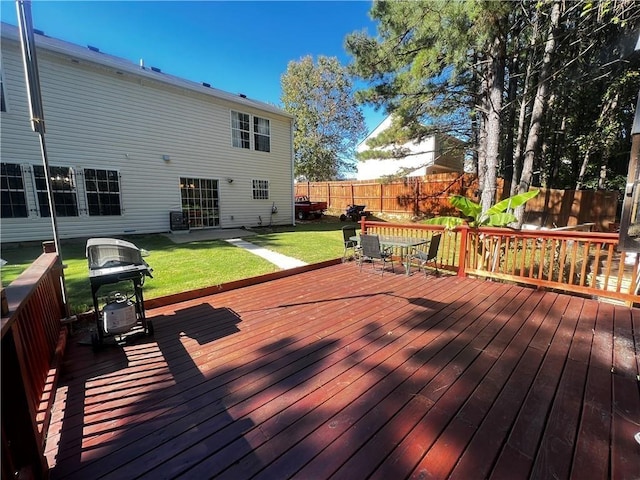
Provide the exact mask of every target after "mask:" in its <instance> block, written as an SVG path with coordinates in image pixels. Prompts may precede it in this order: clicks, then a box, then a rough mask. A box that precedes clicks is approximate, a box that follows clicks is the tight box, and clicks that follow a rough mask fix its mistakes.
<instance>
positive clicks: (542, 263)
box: [361, 219, 640, 304]
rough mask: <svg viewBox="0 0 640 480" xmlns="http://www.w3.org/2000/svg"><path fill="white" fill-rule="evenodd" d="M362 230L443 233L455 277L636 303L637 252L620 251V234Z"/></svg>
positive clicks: (443, 256)
mask: <svg viewBox="0 0 640 480" xmlns="http://www.w3.org/2000/svg"><path fill="white" fill-rule="evenodd" d="M361 227H362V229H363V231H365V232H369V233H377V234H380V235H394V236H408V237H415V236H420V237H426V238H430V237H431V236H432V235H433V234H434V233H435V232H438V231H440V232H444V234H443V237H442V241H441V244H440V249H439V251H438V257H437V261H438V263H439V266H441V267H442V268H443V269H446V270H450V271H455V272H457V273H458V275H461V276H465V275H474V276H480V277H487V278H494V279H499V280H504V281H513V282H518V283H523V284H528V285H535V286H538V287H543V288H549V289H555V290H561V291H565V292H570V293H578V294H583V295H590V296H596V297H602V298H609V299H614V300H619V301H623V302H626V303H629V304H631V303H636V302H638V301H640V297H639V296H638V286H639V284H640V255H639V254H636V253H632V252H624V251H622V252H621V251H618V234H616V233H597V232H584V231H553V230H512V229H507V228H489V227H481V228H469V227H466V226H464V227H458V228H456V229H455V230H452V231H448V230H445V229H444V228H443V227H441V226H435V225H414V224H389V223H383V222H370V221H366V220H365V219H363V220H362V221H361Z"/></svg>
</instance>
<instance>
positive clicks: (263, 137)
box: [231, 111, 271, 152]
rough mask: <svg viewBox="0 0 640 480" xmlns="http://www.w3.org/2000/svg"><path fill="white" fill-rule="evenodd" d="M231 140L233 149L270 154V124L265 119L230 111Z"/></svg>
mask: <svg viewBox="0 0 640 480" xmlns="http://www.w3.org/2000/svg"><path fill="white" fill-rule="evenodd" d="M252 118H253V120H252ZM231 139H232V144H233V146H234V147H237V148H247V149H251V148H253V149H254V150H257V151H259V152H270V151H271V122H270V121H269V120H268V119H266V118H261V117H252V116H251V115H249V114H248V113H241V112H235V111H232V112H231Z"/></svg>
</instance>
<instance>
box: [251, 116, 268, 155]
mask: <svg viewBox="0 0 640 480" xmlns="http://www.w3.org/2000/svg"><path fill="white" fill-rule="evenodd" d="M253 138H254V146H255V147H254V148H255V149H256V150H259V151H261V152H269V151H271V129H270V124H269V120H267V119H266V118H260V117H253Z"/></svg>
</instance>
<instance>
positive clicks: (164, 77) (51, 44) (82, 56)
mask: <svg viewBox="0 0 640 480" xmlns="http://www.w3.org/2000/svg"><path fill="white" fill-rule="evenodd" d="M0 27H1V28H0V33H1V36H2V38H3V39H5V38H6V39H10V40H15V41H17V42H19V40H20V37H19V31H18V27H16V26H15V25H11V24H8V23H4V22H1V23H0ZM34 36H35V42H36V46H37V47H38V48H41V49H45V50H48V51H50V52H54V53H57V54H60V55H68V56H70V57H73V58H74V59H75V60H80V61H87V62H91V63H94V64H98V65H101V66H103V67H107V68H112V69H114V70H116V71H119V72H122V73H125V72H126V73H130V74H132V75H137V76H140V77H143V78H148V79H151V80H154V81H157V82H160V83H164V84H167V85H172V86H175V87H180V88H185V89H187V90H192V91H195V92H198V93H202V94H205V95H210V96H212V97H216V98H219V99H221V100H227V101H230V102H235V103H238V104H242V105H246V106H248V107H253V108H258V109H260V110H264V111H267V112H271V113H275V114H278V115H283V116H285V117H289V118H293V115H291V114H290V113H288V112H285V111H284V110H282V109H280V108H277V107H275V106H273V105H271V104H269V103H266V102H260V101H257V100H252V99H250V98H247V97H245V96H244V95H236V94H233V93H229V92H225V91H224V90H220V89H217V88H214V87H211V86H208V84H201V83H197V82H193V81H191V80H186V79H184V78H180V77H176V76H173V75H169V74H166V73H163V72H162V71H161V70H160V69H158V68H155V67H146V66H141V65H136V64H135V63H133V62H130V61H129V60H126V59H124V58H120V57H116V56H113V55H109V54H106V53H102V52H100V51H99V50H98V49H97V48H95V47H89V46H88V47H86V48H85V47H81V46H79V45H75V44H73V43H69V42H65V41H63V40H59V39H57V38H52V37H49V36H47V35H44V34H41V33H35V35H34Z"/></svg>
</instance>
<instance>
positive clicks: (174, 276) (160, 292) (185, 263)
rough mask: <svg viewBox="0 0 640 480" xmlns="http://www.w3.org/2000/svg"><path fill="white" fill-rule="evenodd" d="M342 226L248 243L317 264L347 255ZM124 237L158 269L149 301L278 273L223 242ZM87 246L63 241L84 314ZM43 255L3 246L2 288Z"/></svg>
mask: <svg viewBox="0 0 640 480" xmlns="http://www.w3.org/2000/svg"><path fill="white" fill-rule="evenodd" d="M343 225H344V224H341V223H337V222H323V221H320V222H308V223H302V224H298V225H297V226H296V227H274V228H271V229H261V230H260V231H258V234H257V235H254V236H249V237H246V238H245V240H247V241H249V242H251V243H254V244H256V245H260V246H262V247H265V248H269V249H271V250H274V251H276V252H279V253H282V254H284V255H288V256H290V257H294V258H297V259H299V260H302V261H304V262H307V263H317V262H321V261H324V260H331V259H334V258H339V257H340V256H342V252H343V245H342V232H341V230H340V229H341V227H342V226H343ZM119 238H123V239H125V240H129V241H131V242H133V243H134V244H135V245H136V246H138V247H139V248H144V249H146V250H148V251H149V256H148V257H146V261H147V262H148V263H149V265H150V266H151V267H152V268H153V278H148V279H147V280H146V282H145V286H144V294H145V298H155V297H162V296H164V295H169V294H172V293H178V292H183V291H187V290H193V289H197V288H202V287H208V286H212V285H219V284H222V283H227V282H231V281H234V280H240V279H243V278H248V277H254V276H257V275H262V274H265V273H270V272H275V271H277V270H278V267H276V266H275V265H273V264H272V263H270V262H268V261H266V260H264V259H262V258H260V257H258V256H256V255H253V254H252V253H249V252H247V251H245V250H243V249H241V248H237V247H234V246H232V245H229V244H228V243H227V242H224V241H222V240H211V241H201V242H191V243H187V244H175V243H173V242H172V241H171V240H169V239H168V238H166V237H165V236H163V235H136V236H131V237H119ZM85 245H86V241H79V240H68V241H63V242H62V245H61V249H62V259H63V262H64V264H65V265H66V266H67V267H66V268H65V278H66V281H67V290H68V294H69V302H70V305H71V309H72V311H73V312H74V313H79V312H84V311H86V310H88V309H90V308H91V306H92V305H91V290H90V286H89V276H88V273H89V271H88V266H87V259H86V257H85ZM41 253H42V247H41V246H40V245H33V246H27V247H24V246H21V247H20V248H13V247H11V246H9V247H7V248H5V247H4V246H3V248H2V252H1V256H2V258H3V259H4V260H6V261H7V262H8V263H7V265H5V266H4V267H2V269H1V275H2V284H3V285H8V284H9V283H11V282H12V281H13V280H14V279H15V278H17V276H18V275H20V273H21V272H22V271H24V269H26V268H27V267H28V266H29V265H30V264H31V263H32V262H33V260H35V259H36V258H37V257H38V256H39V255H40V254H41ZM128 283H129V284H130V282H128ZM125 285H126V284H125ZM127 286H128V285H127ZM121 288H122V285H110V286H109V288H106V287H103V288H101V290H100V294H101V295H102V294H107V293H108V292H109V291H117V290H118V289H121Z"/></svg>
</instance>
